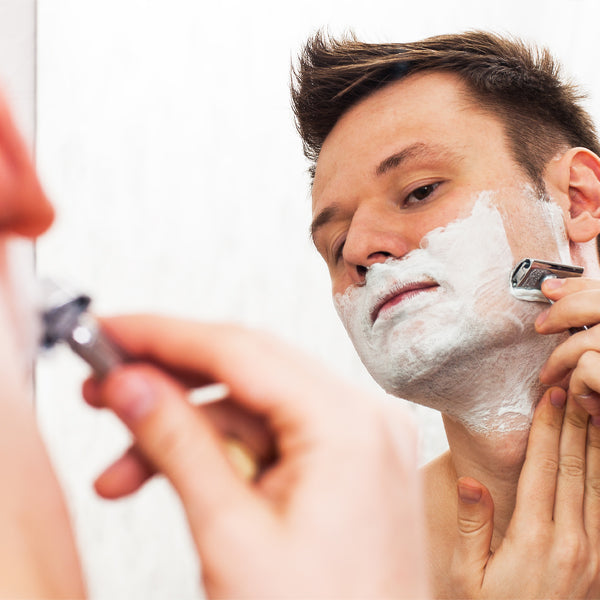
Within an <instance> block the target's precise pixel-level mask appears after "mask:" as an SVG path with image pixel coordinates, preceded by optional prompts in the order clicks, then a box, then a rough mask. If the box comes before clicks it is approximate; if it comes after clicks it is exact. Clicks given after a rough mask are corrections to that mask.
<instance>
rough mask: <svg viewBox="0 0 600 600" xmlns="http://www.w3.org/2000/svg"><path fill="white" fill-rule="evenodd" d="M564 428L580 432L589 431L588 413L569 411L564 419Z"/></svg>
mask: <svg viewBox="0 0 600 600" xmlns="http://www.w3.org/2000/svg"><path fill="white" fill-rule="evenodd" d="M564 426H568V427H572V428H574V429H579V430H587V426H588V413H587V412H585V411H584V410H567V412H566V413H565V418H564V424H563V427H564Z"/></svg>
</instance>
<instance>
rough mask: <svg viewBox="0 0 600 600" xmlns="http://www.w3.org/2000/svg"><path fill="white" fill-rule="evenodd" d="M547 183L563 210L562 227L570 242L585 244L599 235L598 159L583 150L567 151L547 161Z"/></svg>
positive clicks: (599, 172)
mask: <svg viewBox="0 0 600 600" xmlns="http://www.w3.org/2000/svg"><path fill="white" fill-rule="evenodd" d="M546 175H547V176H548V177H547V180H548V179H550V180H552V183H553V184H554V185H553V186H552V187H554V188H555V189H556V188H557V191H558V192H559V196H560V199H558V198H557V199H556V200H557V201H558V202H559V204H561V205H563V207H564V208H565V209H566V210H565V211H564V213H565V227H566V229H567V234H568V236H569V238H570V240H571V241H572V242H576V243H583V242H589V241H590V240H592V239H594V238H595V237H596V236H597V235H599V234H600V158H599V157H598V156H597V155H596V154H594V153H593V152H592V151H591V150H588V149H587V148H571V149H569V150H568V151H567V152H566V153H565V154H564V155H563V156H562V157H561V158H559V159H557V160H555V161H551V164H550V165H549V166H548V169H547V171H546Z"/></svg>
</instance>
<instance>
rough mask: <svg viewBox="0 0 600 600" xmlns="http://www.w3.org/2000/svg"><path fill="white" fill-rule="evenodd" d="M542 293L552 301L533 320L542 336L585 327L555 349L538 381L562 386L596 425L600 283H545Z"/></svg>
mask: <svg viewBox="0 0 600 600" xmlns="http://www.w3.org/2000/svg"><path fill="white" fill-rule="evenodd" d="M542 291H543V292H544V294H545V295H546V296H547V297H548V298H550V299H551V300H552V301H554V304H553V305H552V306H551V307H550V308H548V309H547V310H545V311H544V312H543V313H542V314H540V316H539V317H538V319H537V320H536V324H535V325H536V329H537V331H538V332H539V333H542V334H553V333H560V332H564V331H569V330H570V329H573V328H582V327H588V329H587V330H582V331H579V332H577V333H575V334H573V335H572V336H571V337H569V339H567V340H566V341H564V342H563V343H562V344H560V345H559V346H557V348H556V349H555V350H554V352H553V353H552V354H551V356H550V358H549V359H548V361H547V362H546V364H545V365H544V367H543V369H542V372H541V374H540V381H541V382H542V383H543V384H545V385H562V386H563V387H565V389H567V386H568V392H569V397H570V398H571V397H572V398H574V399H575V400H576V401H577V402H578V403H579V404H580V405H581V406H583V408H585V409H586V411H587V412H588V413H589V414H590V415H591V416H592V422H593V423H594V424H595V425H600V326H598V323H600V281H599V280H597V279H588V278H583V277H582V278H568V279H549V280H547V281H545V282H544V283H543V286H542Z"/></svg>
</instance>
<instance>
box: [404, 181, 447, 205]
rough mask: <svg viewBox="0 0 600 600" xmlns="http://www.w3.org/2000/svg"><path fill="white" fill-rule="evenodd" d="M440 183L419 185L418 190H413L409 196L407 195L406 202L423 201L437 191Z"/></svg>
mask: <svg viewBox="0 0 600 600" xmlns="http://www.w3.org/2000/svg"><path fill="white" fill-rule="evenodd" d="M439 185H440V184H439V182H438V183H430V184H428V185H422V186H421V187H418V188H417V189H416V190H413V191H412V192H411V193H410V194H408V196H406V200H405V202H404V204H415V203H417V202H422V201H423V200H425V199H426V198H428V197H429V196H431V194H433V192H435V190H436V189H437V187H438V186H439Z"/></svg>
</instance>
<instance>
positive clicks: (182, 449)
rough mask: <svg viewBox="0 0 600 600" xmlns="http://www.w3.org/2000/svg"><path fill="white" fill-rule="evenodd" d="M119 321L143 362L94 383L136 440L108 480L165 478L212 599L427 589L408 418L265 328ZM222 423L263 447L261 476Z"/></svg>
mask: <svg viewBox="0 0 600 600" xmlns="http://www.w3.org/2000/svg"><path fill="white" fill-rule="evenodd" d="M105 325H106V328H107V330H108V332H109V334H110V335H111V336H112V337H114V338H115V340H116V341H117V342H118V343H119V344H120V345H121V346H122V347H123V348H124V350H125V351H126V352H127V353H128V354H129V355H130V356H132V357H139V359H140V361H141V364H131V365H127V366H124V367H122V368H119V369H118V370H116V371H115V372H113V373H111V374H110V375H109V376H108V377H107V378H106V380H105V381H103V382H102V383H94V382H91V381H88V383H87V384H86V385H85V390H84V394H85V396H86V399H87V400H88V402H89V403H90V404H92V405H94V406H104V407H107V408H110V409H112V410H113V411H114V412H115V413H116V414H117V416H119V417H120V418H121V419H122V421H123V422H124V423H125V424H126V425H127V426H128V427H129V429H130V430H131V432H132V434H133V437H134V440H135V444H136V449H135V450H132V451H130V452H129V453H128V454H127V455H126V456H125V457H124V458H123V459H122V460H121V461H119V462H118V463H117V464H116V465H113V467H112V468H111V470H109V472H108V473H107V474H105V475H104V477H103V479H101V480H100V481H99V482H98V484H97V485H98V487H99V488H100V491H101V492H102V491H105V492H107V493H105V494H104V495H107V496H112V497H115V496H118V495H119V494H120V493H125V492H127V491H132V490H134V489H136V488H137V487H138V486H139V485H140V484H141V483H142V482H143V480H144V479H145V478H146V477H147V476H148V475H149V474H150V473H151V472H152V471H153V470H157V471H159V472H161V473H163V474H165V475H166V476H167V477H168V478H169V480H170V482H171V483H172V485H173V486H174V488H175V489H176V491H177V493H178V494H179V496H180V497H181V500H182V502H183V506H184V509H185V511H186V513H187V517H188V521H189V524H190V528H191V531H192V535H193V537H194V540H195V542H196V546H197V549H198V552H199V555H200V557H201V560H202V572H203V578H204V583H205V587H206V590H207V592H208V594H209V595H210V596H214V597H236V598H241V597H247V596H252V597H277V598H282V597H289V596H294V597H323V598H325V597H327V598H333V597H337V598H339V597H362V598H365V597H397V596H408V597H413V598H417V597H418V598H423V597H426V596H427V591H426V590H427V586H426V583H425V579H426V575H425V559H424V539H423V530H422V520H423V519H422V501H421V495H420V482H419V480H418V476H417V471H416V459H415V456H416V453H415V439H416V438H415V433H414V431H413V429H412V428H411V427H410V426H409V424H408V422H407V420H406V417H405V416H404V415H403V414H399V413H398V412H397V410H396V409H392V408H391V407H389V406H384V405H382V404H381V403H380V402H379V401H377V400H374V399H373V398H370V397H369V396H367V395H365V394H364V393H360V392H358V391H357V390H355V389H353V388H352V387H350V386H348V385H347V384H345V383H342V382H340V381H339V380H337V379H336V378H335V377H333V376H332V375H331V374H329V373H328V372H326V371H324V370H323V368H322V367H321V366H320V365H319V364H318V363H316V362H314V361H311V360H309V359H307V358H306V357H305V356H303V355H301V354H300V353H298V352H296V351H294V350H292V349H290V348H288V347H286V346H285V345H283V344H282V343H280V342H277V341H275V340H274V339H272V338H271V337H269V336H266V335H264V334H258V333H253V332H250V331H247V330H244V329H241V328H237V327H233V326H227V325H225V326H220V325H213V324H200V323H191V322H185V321H180V320H175V319H166V318H158V317H146V316H138V317H121V318H116V319H111V320H108V321H106V322H105ZM157 367H159V368H157ZM167 373H176V374H177V377H172V376H171V375H168V374H167ZM182 382H185V383H187V384H190V385H198V384H199V383H201V382H221V383H225V384H226V385H227V386H228V388H229V390H230V395H229V398H228V400H227V401H226V403H225V404H222V405H221V408H220V409H216V410H215V407H217V406H219V405H215V407H213V408H209V409H208V410H207V408H208V407H207V408H198V407H194V406H192V405H191V404H190V403H189V402H188V400H187V393H188V389H187V386H186V385H185V384H184V383H182ZM211 411H212V412H211ZM222 431H226V432H228V433H229V434H232V433H233V434H234V435H235V436H236V437H238V438H240V439H241V440H242V441H243V442H244V443H245V444H246V445H248V446H249V447H251V448H252V449H253V450H254V452H255V453H256V454H257V456H259V458H260V460H261V463H262V470H261V471H260V473H259V474H258V476H257V478H256V479H255V480H254V481H250V482H249V481H247V480H244V479H243V478H241V477H240V476H239V475H238V473H237V472H236V470H235V469H234V468H233V466H232V464H231V462H230V461H229V459H228V457H227V454H226V452H225V451H224V444H223V438H222V437H221V432H222ZM140 457H141V458H142V459H143V461H140Z"/></svg>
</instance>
